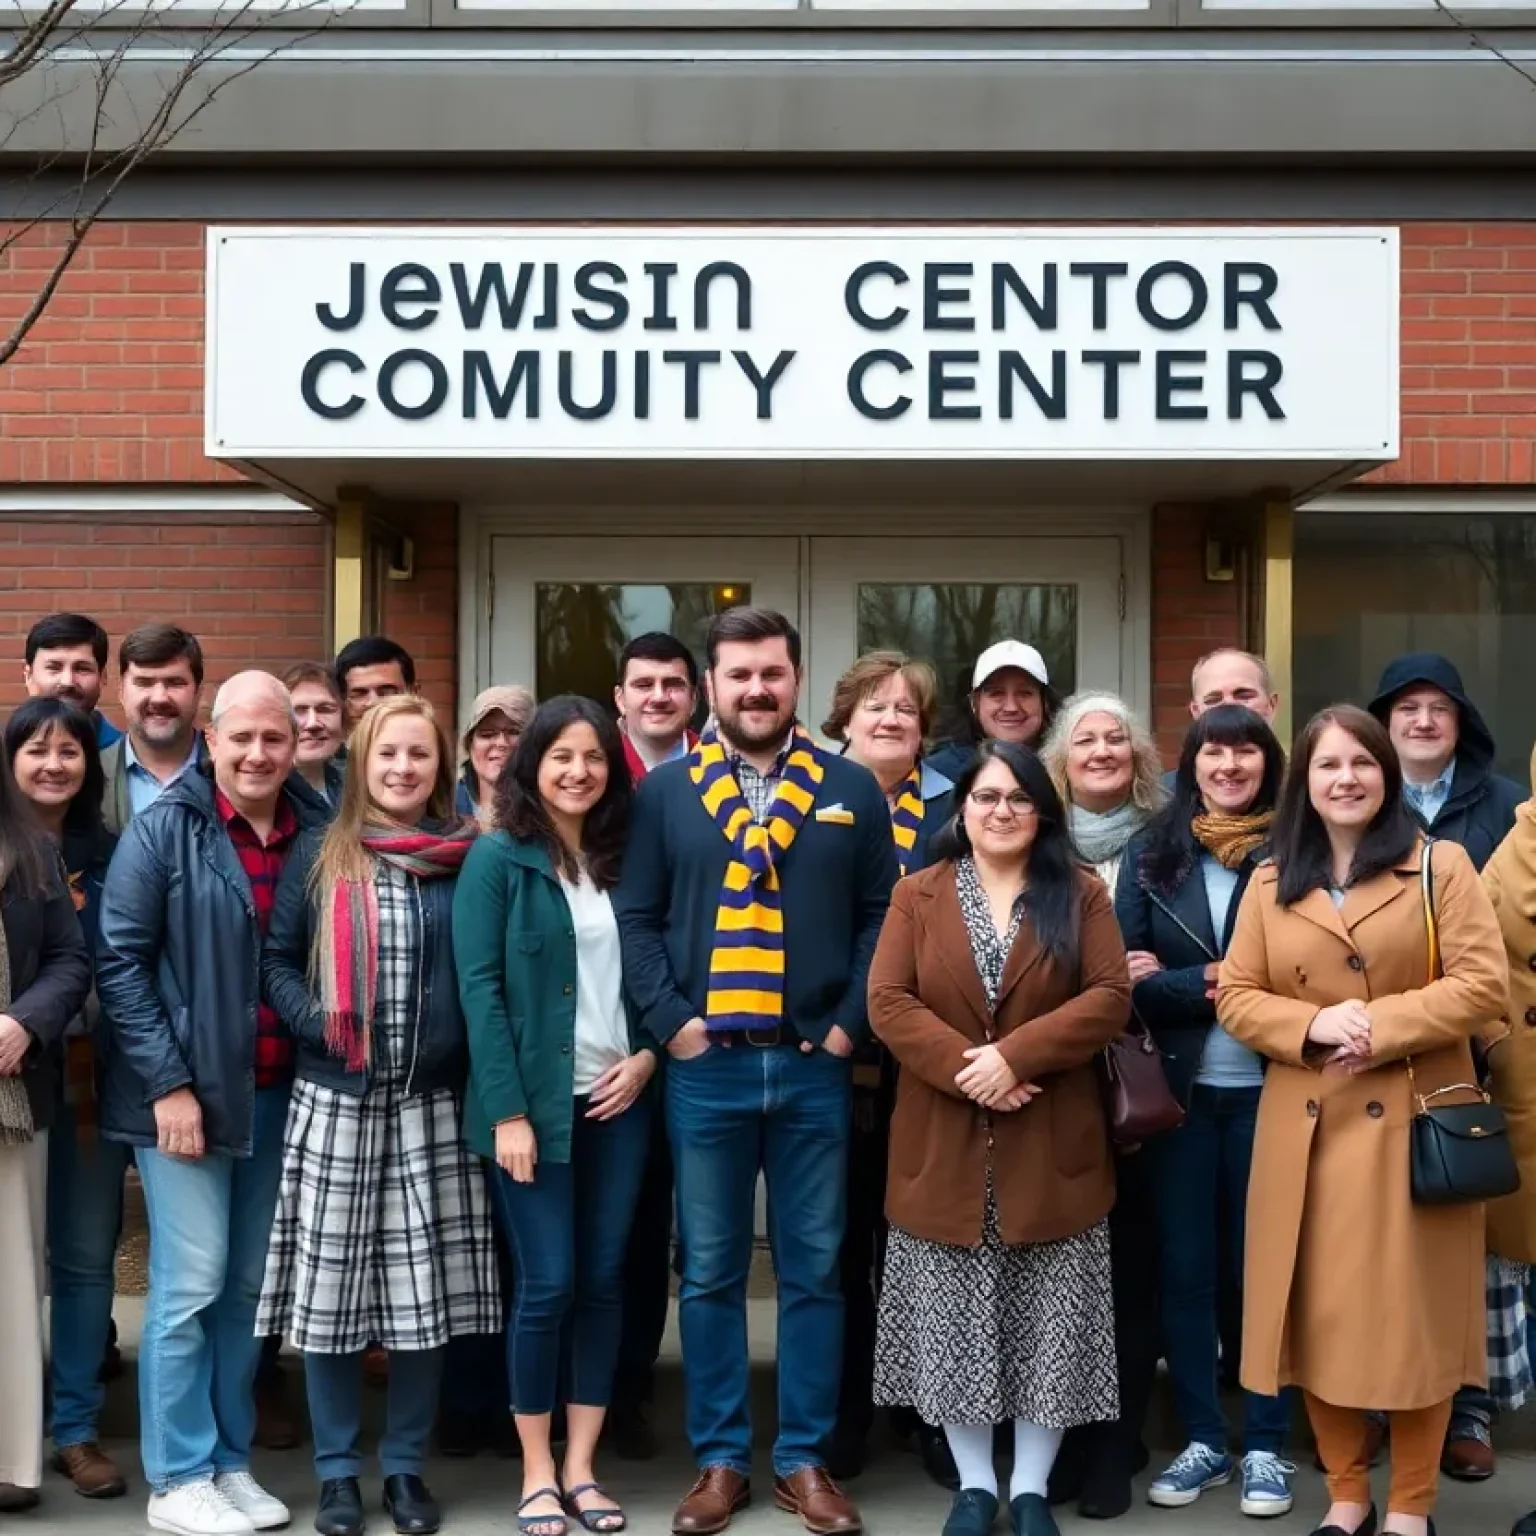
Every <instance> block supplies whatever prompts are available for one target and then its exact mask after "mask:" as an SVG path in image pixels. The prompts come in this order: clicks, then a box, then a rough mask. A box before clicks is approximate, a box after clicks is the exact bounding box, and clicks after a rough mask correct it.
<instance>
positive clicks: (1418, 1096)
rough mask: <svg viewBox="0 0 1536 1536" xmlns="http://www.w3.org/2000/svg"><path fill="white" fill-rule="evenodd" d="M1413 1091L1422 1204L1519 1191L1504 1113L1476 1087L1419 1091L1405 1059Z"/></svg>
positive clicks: (1431, 937) (1429, 917)
mask: <svg viewBox="0 0 1536 1536" xmlns="http://www.w3.org/2000/svg"><path fill="white" fill-rule="evenodd" d="M1432 844H1433V839H1426V840H1425V843H1424V852H1423V854H1422V856H1421V858H1420V860H1419V884H1420V885H1421V887H1422V888H1423V895H1424V931H1425V935H1426V938H1427V940H1428V946H1429V979H1430V980H1431V981H1434V980H1435V979H1436V978H1437V977H1438V976H1439V975H1440V974H1441V970H1440V925H1439V922H1438V920H1437V918H1436V915H1435V879H1434V872H1433V870H1432V868H1431V863H1430V848H1431V846H1432ZM1405 1064H1406V1065H1407V1068H1408V1092H1409V1094H1410V1095H1411V1096H1412V1099H1413V1102H1414V1103H1415V1104H1416V1106H1417V1107H1416V1108H1415V1110H1414V1114H1413V1120H1412V1122H1411V1124H1410V1126H1409V1137H1410V1140H1409V1173H1410V1184H1411V1187H1412V1191H1413V1199H1414V1202H1415V1203H1416V1204H1418V1205H1462V1204H1466V1203H1469V1202H1472V1201H1479V1200H1497V1199H1499V1198H1500V1197H1502V1196H1504V1195H1512V1194H1514V1192H1515V1191H1516V1190H1517V1189H1519V1187H1520V1169H1519V1167H1518V1165H1517V1164H1516V1162H1515V1154H1514V1152H1513V1150H1512V1149H1511V1148H1510V1145H1509V1127H1508V1125H1507V1124H1506V1123H1505V1120H1504V1111H1503V1110H1502V1109H1500V1108H1499V1106H1498V1105H1497V1104H1495V1103H1494V1102H1493V1099H1492V1098H1491V1097H1490V1096H1489V1094H1488V1092H1487V1090H1486V1089H1484V1088H1483V1087H1482V1086H1481V1085H1479V1084H1477V1083H1452V1084H1451V1085H1450V1086H1449V1087H1446V1088H1436V1089H1435V1090H1434V1091H1433V1092H1431V1093H1420V1092H1419V1087H1418V1083H1417V1082H1416V1081H1415V1079H1414V1075H1413V1058H1412V1057H1411V1056H1409V1057H1407V1058H1405ZM1461 1092H1467V1093H1475V1094H1476V1095H1477V1102H1476V1103H1472V1104H1438V1105H1435V1106H1434V1107H1433V1108H1431V1101H1432V1100H1434V1099H1438V1098H1440V1097H1441V1095H1442V1094H1447V1093H1461Z"/></svg>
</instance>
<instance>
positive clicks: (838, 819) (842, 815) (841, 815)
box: [816, 805, 853, 827]
mask: <svg viewBox="0 0 1536 1536" xmlns="http://www.w3.org/2000/svg"><path fill="white" fill-rule="evenodd" d="M816 820H817V821H830V822H833V823H834V824H835V825H837V826H839V827H851V826H852V825H853V812H852V811H850V810H848V809H847V808H846V807H844V806H841V805H823V806H820V807H818V808H817V811H816Z"/></svg>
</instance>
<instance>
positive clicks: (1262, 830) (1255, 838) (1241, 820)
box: [1189, 811, 1275, 869]
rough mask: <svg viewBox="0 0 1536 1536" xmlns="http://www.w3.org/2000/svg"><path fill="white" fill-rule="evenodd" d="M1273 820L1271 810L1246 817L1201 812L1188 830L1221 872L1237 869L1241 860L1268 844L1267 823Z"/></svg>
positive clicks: (1253, 812) (1253, 813)
mask: <svg viewBox="0 0 1536 1536" xmlns="http://www.w3.org/2000/svg"><path fill="white" fill-rule="evenodd" d="M1274 819H1275V813H1274V812H1273V811H1252V812H1250V813H1249V814H1248V815H1246V816H1228V815H1225V814H1224V813H1223V812H1221V811H1202V812H1201V813H1200V814H1199V815H1198V816H1196V817H1195V818H1194V820H1193V821H1191V822H1190V824H1189V829H1190V831H1191V832H1193V833H1194V834H1195V841H1196V842H1198V843H1199V844H1200V846H1201V847H1202V848H1204V849H1205V851H1206V852H1207V853H1208V854H1210V856H1211V857H1212V858H1213V859H1215V860H1216V862H1217V863H1218V864H1220V865H1221V867H1222V868H1223V869H1241V868H1242V863H1243V860H1244V859H1246V858H1247V857H1248V855H1249V854H1250V853H1252V852H1253V851H1254V850H1255V849H1257V848H1262V847H1263V846H1264V844H1265V843H1267V842H1268V841H1269V824H1270V822H1272V821H1273V820H1274Z"/></svg>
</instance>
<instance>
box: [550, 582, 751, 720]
mask: <svg viewBox="0 0 1536 1536" xmlns="http://www.w3.org/2000/svg"><path fill="white" fill-rule="evenodd" d="M534 591H535V597H534V609H535V623H536V626H537V633H538V654H537V661H536V668H537V671H536V683H535V691H536V693H537V695H538V697H539V698H541V699H548V698H553V697H554V695H555V694H557V693H579V694H583V695H585V696H586V697H587V698H589V699H596V700H597V701H598V702H599V703H601V704H604V705H608V706H611V705H612V703H613V686H614V684H615V683H616V682H617V681H618V666H619V652H620V651H622V650H623V649H624V647H625V645H626V644H627V643H628V642H629V641H631V640H633V639H634V638H635V636H636V635H643V634H647V633H649V632H650V631H652V630H662V631H664V632H666V633H667V634H670V635H676V636H677V638H678V639H679V640H681V641H682V642H683V644H684V645H686V646H687V647H688V649H689V650H691V651H692V652H693V655H694V659H695V660H696V661H697V662H698V664H699V673H700V676H702V675H703V672H704V632H705V630H706V629H707V628H708V627H709V621H710V619H712V618H713V617H714V616H715V614H717V613H719V612H721V611H722V610H723V609H726V608H733V607H735V606H736V605H737V604H738V603H750V602H751V601H752V588H751V585H750V583H747V582H740V583H737V584H734V585H733V584H731V583H728V582H727V583H721V584H715V583H709V582H697V581H681V582H654V583H626V584H624V585H617V584H609V583H598V582H571V581H541V582H539V583H537V585H536V586H535V589H534ZM705 708H706V706H705V704H704V699H703V690H702V689H701V690H700V697H699V718H698V719H697V720H695V722H694V723H695V725H697V724H699V723H700V722H701V721H702V718H703V714H704V711H705Z"/></svg>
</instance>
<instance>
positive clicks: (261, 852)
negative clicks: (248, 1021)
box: [213, 788, 299, 1088]
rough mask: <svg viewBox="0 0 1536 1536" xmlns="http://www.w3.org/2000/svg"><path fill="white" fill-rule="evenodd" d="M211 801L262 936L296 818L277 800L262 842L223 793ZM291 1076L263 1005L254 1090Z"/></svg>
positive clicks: (278, 1031) (285, 1043) (278, 1024)
mask: <svg viewBox="0 0 1536 1536" xmlns="http://www.w3.org/2000/svg"><path fill="white" fill-rule="evenodd" d="M213 797H214V801H215V803H216V804H217V805H218V808H219V820H220V821H222V822H223V823H224V830H225V831H226V832H228V833H229V840H230V842H232V843H233V844H234V845H235V852H236V854H238V855H239V858H240V867H241V868H242V869H243V870H244V871H245V878H246V879H247V880H249V881H250V883H251V901H252V903H253V904H254V906H255V908H256V926H257V927H258V928H259V929H260V930H261V936H262V937H263V938H265V937H266V936H267V924H268V923H269V922H270V921H271V919H272V903H273V901H274V900H275V899H276V897H277V881H278V877H279V876H280V875H281V874H282V872H283V863H284V861H285V860H286V859H287V857H288V850H289V848H290V847H292V845H293V840H294V838H295V837H296V836H297V835H298V831H299V822H298V818H297V817H296V816H295V815H294V814H293V807H292V806H291V805H290V804H289V803H288V797H287V796H286V795H281V796H279V797H278V802H277V816H276V817H275V818H274V820H273V822H272V835H271V836H270V837H269V838H268V839H267V840H266V842H265V843H263V842H262V840H261V838H260V837H259V836H257V833H256V829H255V828H254V827H253V826H252V825H251V824H250V822H248V821H247V820H246V819H245V817H244V816H242V815H241V814H240V812H239V811H237V810H236V809H235V808H234V806H233V805H232V804H231V803H230V801H229V799H228V798H227V797H226V796H225V794H224V791H223V790H222V789H218V788H215V790H214V792H213ZM292 1076H293V1041H292V1039H290V1038H289V1035H288V1031H287V1030H286V1029H284V1028H283V1021H282V1020H281V1019H280V1018H278V1016H277V1013H276V1011H275V1010H273V1009H272V1008H269V1007H268V1006H267V1004H266V1002H265V1001H263V1002H261V1003H260V1004H258V1006H257V1009H256V1086H257V1087H258V1088H276V1087H277V1086H279V1085H280V1084H282V1083H286V1082H287V1081H288V1080H289V1078H291V1077H292Z"/></svg>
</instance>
